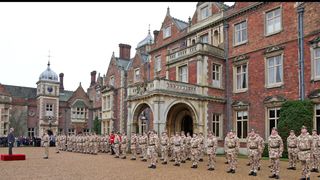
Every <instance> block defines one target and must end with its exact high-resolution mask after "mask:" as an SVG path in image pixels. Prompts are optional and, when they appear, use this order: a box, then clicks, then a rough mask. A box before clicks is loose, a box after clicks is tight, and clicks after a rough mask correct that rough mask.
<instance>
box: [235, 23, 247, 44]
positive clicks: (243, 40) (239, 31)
mask: <svg viewBox="0 0 320 180" xmlns="http://www.w3.org/2000/svg"><path fill="white" fill-rule="evenodd" d="M243 23H245V24H246V27H245V28H243V27H242V26H243V25H242V24H243ZM237 26H240V29H239V30H237V29H236V27H237ZM243 31H246V38H245V39H244V38H243ZM237 33H240V36H241V41H239V42H238V41H237V40H238V38H237V37H238V36H237ZM247 42H248V21H247V20H244V21H241V22H238V23H236V24H234V25H233V45H234V46H238V45H241V44H245V43H247Z"/></svg>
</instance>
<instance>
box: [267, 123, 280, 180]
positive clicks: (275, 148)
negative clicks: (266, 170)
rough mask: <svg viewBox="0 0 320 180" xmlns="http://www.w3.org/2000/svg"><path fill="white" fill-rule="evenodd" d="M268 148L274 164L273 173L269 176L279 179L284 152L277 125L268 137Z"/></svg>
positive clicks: (272, 164)
mask: <svg viewBox="0 0 320 180" xmlns="http://www.w3.org/2000/svg"><path fill="white" fill-rule="evenodd" d="M268 150H269V158H270V159H271V166H272V169H271V172H272V175H271V176H269V178H275V179H279V178H280V177H279V173H280V157H282V152H283V141H282V138H281V137H280V136H279V135H278V130H277V128H275V127H274V128H272V131H271V135H270V136H269V139H268Z"/></svg>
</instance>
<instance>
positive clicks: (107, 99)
mask: <svg viewBox="0 0 320 180" xmlns="http://www.w3.org/2000/svg"><path fill="white" fill-rule="evenodd" d="M110 109H111V96H110V95H107V96H106V110H110Z"/></svg>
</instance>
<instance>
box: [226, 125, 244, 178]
mask: <svg viewBox="0 0 320 180" xmlns="http://www.w3.org/2000/svg"><path fill="white" fill-rule="evenodd" d="M239 147H240V144H239V139H238V137H237V136H236V135H235V134H234V132H233V130H230V132H229V133H228V135H227V136H226V138H225V140H224V148H225V151H226V153H227V159H228V164H229V170H228V171H227V173H235V172H236V166H237V156H238V153H239Z"/></svg>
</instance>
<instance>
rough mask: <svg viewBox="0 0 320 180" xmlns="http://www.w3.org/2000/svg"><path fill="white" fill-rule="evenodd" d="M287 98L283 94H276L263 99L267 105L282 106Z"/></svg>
mask: <svg viewBox="0 0 320 180" xmlns="http://www.w3.org/2000/svg"><path fill="white" fill-rule="evenodd" d="M286 100H287V99H286V98H285V97H283V96H280V95H276V96H268V97H266V98H265V99H264V100H263V103H264V104H265V105H266V106H267V107H275V106H281V105H282V103H284V102H285V101H286Z"/></svg>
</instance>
